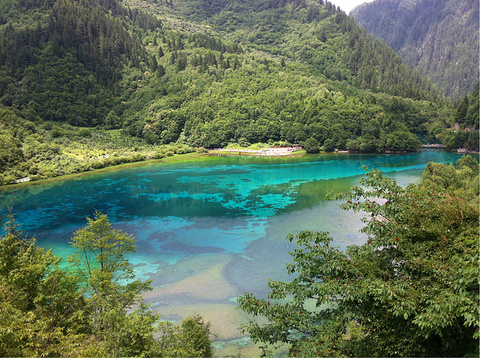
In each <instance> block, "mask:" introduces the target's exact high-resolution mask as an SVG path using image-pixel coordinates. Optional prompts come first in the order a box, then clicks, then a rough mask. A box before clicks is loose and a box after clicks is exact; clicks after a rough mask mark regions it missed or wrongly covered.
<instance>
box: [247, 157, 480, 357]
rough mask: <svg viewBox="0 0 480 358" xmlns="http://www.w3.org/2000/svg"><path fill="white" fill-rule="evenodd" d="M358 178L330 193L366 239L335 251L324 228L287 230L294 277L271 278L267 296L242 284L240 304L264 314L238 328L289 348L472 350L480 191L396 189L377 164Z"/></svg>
mask: <svg viewBox="0 0 480 358" xmlns="http://www.w3.org/2000/svg"><path fill="white" fill-rule="evenodd" d="M466 162H468V163H469V160H468V159H463V160H462V161H461V163H460V165H459V166H460V168H459V170H460V171H462V170H465V165H466V164H467V163H466ZM470 164H472V165H473V166H474V167H475V168H476V170H475V172H474V173H470V180H471V179H473V177H475V175H477V178H478V163H475V162H473V163H470ZM468 165H469V164H468ZM462 167H463V169H462ZM431 174H432V171H431V170H430V169H427V170H426V172H425V178H424V181H428V180H432V175H431ZM439 177H442V174H441V173H440V170H438V171H437V172H436V176H435V178H436V179H435V182H436V183H438V182H439V181H440V179H439ZM445 179H446V180H448V179H447V178H445ZM360 184H361V186H357V187H355V188H352V189H351V190H350V191H349V192H347V193H344V194H340V195H338V196H335V197H334V198H337V199H343V200H345V201H346V202H345V203H344V204H342V208H344V209H352V210H355V211H361V212H364V213H365V217H364V219H363V220H364V222H365V224H366V226H365V227H364V228H363V230H362V231H363V232H364V233H366V234H367V235H368V239H367V241H366V243H365V244H364V245H361V246H350V247H348V248H347V250H346V251H345V252H342V251H340V250H339V249H337V248H335V247H333V246H332V245H331V240H332V239H331V238H330V237H329V236H328V233H325V232H301V233H300V234H298V235H296V236H293V235H289V236H288V240H290V241H296V243H297V245H298V249H296V250H295V251H294V252H292V253H291V255H292V257H293V262H292V263H290V264H288V265H287V269H288V272H289V273H291V274H294V278H293V280H292V281H291V282H278V281H270V282H269V286H270V288H271V292H270V293H269V295H268V298H257V297H255V296H253V295H252V294H250V293H245V295H244V296H242V297H241V299H240V307H241V309H243V310H245V311H246V312H249V313H251V314H253V315H254V316H260V317H264V318H265V319H266V320H267V323H264V324H261V323H258V321H257V320H252V321H251V322H249V323H248V324H246V325H245V326H244V327H243V329H244V330H245V331H246V332H248V333H249V335H250V336H251V337H252V338H253V339H254V341H256V342H262V343H264V344H275V343H279V342H283V343H288V344H289V347H290V348H289V354H290V355H291V356H322V355H327V356H338V355H347V356H442V357H443V356H477V355H478V349H479V348H478V339H479V290H478V287H479V276H478V266H479V253H478V244H479V233H478V227H479V210H478V191H477V197H476V202H474V203H469V202H468V201H467V200H465V199H464V198H463V197H462V196H461V195H460V196H459V195H457V194H456V193H455V192H454V190H452V189H451V188H450V187H449V186H442V185H436V186H435V187H433V186H431V185H424V183H422V184H420V185H410V186H408V187H406V188H402V187H400V186H399V185H397V184H396V182H395V181H394V180H393V179H390V178H386V177H384V176H383V175H382V173H381V172H379V171H377V170H372V171H370V172H369V173H367V175H366V176H365V178H363V179H362V180H361V183H360Z"/></svg>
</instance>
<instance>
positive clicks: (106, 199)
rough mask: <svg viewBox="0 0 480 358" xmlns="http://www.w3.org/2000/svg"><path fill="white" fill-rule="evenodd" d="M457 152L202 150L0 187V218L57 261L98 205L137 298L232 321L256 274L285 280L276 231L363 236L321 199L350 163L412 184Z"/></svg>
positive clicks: (346, 240) (351, 174) (345, 241)
mask: <svg viewBox="0 0 480 358" xmlns="http://www.w3.org/2000/svg"><path fill="white" fill-rule="evenodd" d="M458 158H459V156H458V155H456V154H452V153H446V152H442V151H422V152H419V153H415V154H408V155H317V156H309V157H304V158H247V157H212V158H209V159H208V160H203V161H198V162H186V163H177V164H158V165H150V166H143V167H135V168H131V169H125V170H121V171H117V172H105V173H100V174H93V175H91V176H84V177H81V178H77V179H71V180H68V181H61V182H56V183H54V184H42V185H31V186H27V187H23V188H21V189H14V190H4V191H0V208H1V209H0V215H5V214H6V213H7V208H8V207H10V208H12V209H13V211H14V212H15V213H16V218H17V220H18V222H19V223H20V224H21V225H22V227H21V228H22V230H24V231H25V232H26V233H27V234H29V235H30V236H35V238H36V239H37V243H38V245H41V246H44V247H47V248H51V249H52V250H53V251H54V253H55V254H57V255H58V256H63V257H66V256H68V255H70V254H71V253H72V251H71V248H70V246H69V241H70V239H71V237H72V235H73V233H74V232H75V230H77V229H79V228H80V227H82V226H84V225H85V224H86V219H85V217H86V216H90V217H91V216H92V215H93V213H94V212H95V211H101V212H103V213H105V214H107V215H108V216H109V218H110V221H111V222H112V223H113V225H114V227H115V228H117V229H122V230H124V231H126V232H127V233H129V234H133V235H134V236H135V237H136V238H137V239H138V243H137V245H138V250H137V253H135V254H133V255H132V256H131V257H130V260H131V262H132V263H133V264H134V265H135V268H136V271H137V275H138V276H139V277H140V278H142V279H146V278H150V279H152V280H153V285H154V287H155V290H154V292H153V293H151V294H150V295H149V296H148V297H147V299H148V300H150V301H151V302H152V303H153V307H154V308H157V309H159V310H160V311H161V312H164V313H165V318H169V319H173V320H175V319H181V318H182V317H184V316H185V315H186V314H188V313H202V314H204V315H206V316H207V317H213V318H212V319H217V320H221V319H223V320H225V321H226V320H233V321H235V319H239V318H238V317H237V316H238V315H239V314H240V313H235V314H233V313H232V311H231V309H232V308H233V307H234V306H235V302H234V301H235V296H237V295H239V294H242V293H243V292H245V291H249V292H254V293H256V294H257V295H265V294H266V292H267V288H266V283H265V279H266V278H274V279H288V278H287V277H286V274H285V270H284V267H285V263H286V262H288V261H289V255H288V251H291V250H292V249H293V246H292V244H290V243H289V242H287V241H286V240H285V236H286V235H287V234H288V233H295V232H298V231H300V230H322V231H329V232H331V235H332V237H333V238H334V242H335V244H336V245H337V246H339V247H342V248H344V247H346V246H347V245H350V244H361V243H363V240H364V239H365V238H364V237H362V236H361V235H360V234H358V229H359V228H360V227H361V224H360V221H359V215H357V214H353V213H348V212H343V211H341V210H340V209H339V208H338V203H334V202H325V201H324V200H323V198H324V195H325V194H326V193H327V192H329V191H335V192H340V191H344V190H348V188H349V187H351V186H354V185H355V184H356V182H357V180H358V178H359V176H360V175H362V174H363V173H364V171H363V170H362V169H360V167H361V166H362V165H367V166H369V167H370V168H378V169H381V170H382V171H383V172H384V173H386V175H389V176H394V177H396V178H397V181H398V182H399V183H401V184H403V185H407V184H408V183H410V182H416V181H418V180H419V179H420V177H421V173H422V171H423V168H424V166H425V164H427V163H428V162H429V161H436V162H455V161H456V160H457V159H458ZM197 283H198V285H197ZM197 286H199V287H197ZM209 315H210V316H209ZM232 315H233V316H235V317H233V316H232ZM219 316H221V317H223V318H218V317H219ZM227 317H228V318H227ZM232 317H233V318H232ZM225 324H226V323H225ZM225 324H224V325H222V324H220V328H219V329H222V330H224V331H225V332H227V331H228V330H229V329H230V328H231V327H230V328H228V327H226V326H225ZM226 325H227V326H228V324H226ZM214 328H215V326H214ZM221 337H222V336H221ZM223 338H224V339H225V340H229V339H234V338H237V337H236V336H235V334H234V333H231V334H224V337H223Z"/></svg>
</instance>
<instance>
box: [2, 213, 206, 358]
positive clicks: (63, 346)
mask: <svg viewBox="0 0 480 358" xmlns="http://www.w3.org/2000/svg"><path fill="white" fill-rule="evenodd" d="M6 231H7V232H6V234H5V235H4V236H3V237H1V238H0V292H1V293H2V294H1V295H0V304H1V315H0V355H2V356H12V357H13V356H14V357H31V356H51V357H58V356H81V357H126V356H128V357H146V356H148V357H150V356H155V357H161V356H167V357H186V356H190V357H194V356H195V357H200V356H201V357H211V356H212V355H213V348H212V346H211V342H212V339H213V334H212V332H211V331H210V324H209V323H206V322H204V321H203V319H202V318H201V317H199V316H193V317H189V318H187V319H185V320H184V321H183V322H182V323H181V325H179V326H176V325H173V324H172V323H170V322H166V321H162V320H161V319H160V315H159V314H157V313H155V312H153V311H152V310H151V309H150V308H149V306H148V305H147V304H145V303H144V302H143V300H142V296H141V293H142V292H143V291H145V290H148V289H149V288H150V282H149V281H146V282H142V281H140V280H135V277H134V275H133V271H132V268H131V266H130V265H129V263H128V260H127V258H126V256H125V255H126V254H128V253H129V252H132V251H134V250H135V239H134V238H133V237H131V236H129V235H127V234H125V233H123V232H121V231H118V230H114V229H112V228H111V225H110V223H109V221H108V218H107V217H106V216H105V215H103V214H100V213H96V214H95V216H94V217H93V218H91V219H90V218H88V225H87V226H86V227H84V228H82V229H80V230H79V231H77V232H76V233H75V235H74V237H73V239H72V245H73V246H74V247H75V248H77V250H78V254H77V255H75V256H73V257H71V258H70V260H69V261H70V262H71V265H72V266H71V267H70V270H68V269H60V268H59V266H58V265H59V263H60V261H61V259H59V258H57V257H55V256H54V255H53V254H52V252H51V251H45V250H44V249H42V248H39V247H37V246H36V245H35V241H34V240H29V239H27V238H25V237H23V236H22V235H21V233H20V231H19V229H18V227H17V224H16V223H15V220H14V218H13V216H11V218H10V221H9V222H8V223H7V226H6Z"/></svg>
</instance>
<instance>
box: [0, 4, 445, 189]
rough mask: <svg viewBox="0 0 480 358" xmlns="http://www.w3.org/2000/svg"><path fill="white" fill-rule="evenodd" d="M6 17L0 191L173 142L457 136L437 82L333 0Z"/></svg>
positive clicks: (24, 7)
mask: <svg viewBox="0 0 480 358" xmlns="http://www.w3.org/2000/svg"><path fill="white" fill-rule="evenodd" d="M0 10H1V11H0V13H1V14H2V16H1V18H0V83H1V86H0V136H2V143H1V144H0V170H1V171H2V176H3V179H2V181H3V182H10V181H11V180H12V178H20V177H23V176H36V177H38V178H43V177H49V176H56V175H62V174H67V173H71V172H78V171H85V170H90V169H95V168H96V167H99V166H102V165H100V164H98V162H92V160H93V161H94V160H96V159H98V157H99V154H100V155H102V156H103V155H107V154H108V155H110V154H111V155H112V157H111V158H110V159H109V160H108V161H104V162H105V163H104V165H112V164H116V163H118V162H119V161H120V162H122V161H131V160H140V159H141V158H144V157H145V156H150V154H146V153H147V152H148V153H155V152H157V151H158V150H160V149H161V147H159V146H162V145H167V144H170V143H174V144H176V145H184V146H189V147H193V148H200V147H206V148H209V147H223V146H226V145H227V144H229V143H239V144H242V145H246V144H249V143H256V142H272V143H273V142H278V141H283V142H289V143H298V144H303V143H305V142H306V141H307V140H309V144H310V147H312V148H313V149H314V150H315V148H316V149H318V148H323V149H324V150H328V151H331V150H334V149H335V148H337V149H340V150H342V149H348V150H355V151H361V152H385V151H387V150H390V151H398V150H415V148H417V147H418V145H419V141H418V139H417V138H416V136H415V135H414V134H418V133H424V134H426V133H427V132H428V131H429V130H430V128H432V126H433V124H434V123H438V126H440V127H448V126H451V125H453V114H454V110H453V109H451V108H448V107H445V105H444V99H443V97H442V96H441V95H440V94H439V92H438V91H437V90H436V89H435V88H434V86H433V85H432V84H431V83H430V82H429V81H428V80H426V79H425V78H423V77H421V76H420V75H419V74H418V73H417V72H416V71H414V70H412V69H411V68H409V67H408V66H407V65H405V64H404V63H403V62H402V60H401V59H400V57H399V56H398V55H397V54H395V52H394V51H393V50H392V49H391V48H389V47H388V46H387V45H385V44H383V43H381V42H380V41H378V40H374V39H373V38H372V37H371V36H369V35H367V34H366V32H365V31H364V30H362V29H361V28H360V27H358V26H356V25H355V23H354V22H353V20H352V19H351V18H349V17H347V16H346V15H345V14H344V13H343V12H341V11H339V10H338V9H337V8H336V7H335V6H334V5H332V4H331V3H329V2H324V1H323V0H319V1H313V0H301V1H300V0H295V1H286V0H285V1H270V0H269V1H266V0H260V1H250V0H249V1H243V2H241V1H234V0H232V1H221V2H209V1H203V0H192V1H186V0H175V1H170V0H169V1H166V2H164V1H159V0H157V1H142V0H125V1H124V2H119V1H116V0H101V1H96V0H81V1H73V0H49V1H38V0H1V1H0ZM438 126H437V127H436V128H437V129H438ZM82 127H89V128H90V129H89V130H87V129H85V128H83V129H82ZM111 130H120V131H111ZM99 131H100V132H99ZM102 131H103V132H102ZM106 131H110V132H106ZM100 143H102V144H101V149H102V150H101V151H100V153H97V151H92V148H95V147H96V146H100ZM139 147H141V148H143V147H148V150H147V151H144V152H142V154H141V155H140V154H139V152H138V150H139ZM39 148H43V149H42V150H40V149H39ZM72 148H73V149H72ZM122 148H124V149H122ZM141 148H140V149H141ZM182 150H183V149H182ZM125 153H127V154H125ZM117 155H118V156H120V157H122V159H121V160H120V159H118V158H117V159H118V160H117V159H115V160H114V158H113V157H114V156H117ZM162 155H163V154H162ZM127 157H128V158H127ZM130 157H131V158H133V159H131V158H130ZM104 165H103V166H104Z"/></svg>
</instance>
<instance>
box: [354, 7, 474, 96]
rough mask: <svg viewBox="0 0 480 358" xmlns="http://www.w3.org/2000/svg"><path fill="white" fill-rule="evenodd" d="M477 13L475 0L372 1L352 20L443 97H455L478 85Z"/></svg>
mask: <svg viewBox="0 0 480 358" xmlns="http://www.w3.org/2000/svg"><path fill="white" fill-rule="evenodd" d="M478 9H479V3H478V1H477V0H376V1H373V2H371V3H365V4H362V5H361V6H358V7H357V8H356V9H354V10H353V11H352V14H351V15H352V16H353V17H354V18H355V21H356V22H357V23H358V24H359V25H360V26H362V27H363V28H365V29H366V31H367V32H368V33H369V34H372V35H373V36H375V37H376V38H378V39H380V40H382V41H384V42H385V43H387V44H389V45H390V46H392V48H393V49H394V50H395V51H396V52H397V53H398V54H400V56H402V58H403V59H404V60H405V62H406V63H407V64H409V65H410V66H412V67H414V68H417V69H418V70H419V71H420V73H422V74H424V75H426V76H427V77H429V78H430V79H431V80H432V82H434V83H435V84H437V85H438V87H439V88H441V89H442V91H444V93H445V95H447V96H449V97H453V98H459V97H463V96H465V95H467V94H470V93H471V92H472V91H473V89H474V87H475V85H476V84H477V83H478V76H479V72H478V68H479V66H478V61H479V45H478V31H479V10H478Z"/></svg>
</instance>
